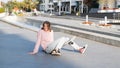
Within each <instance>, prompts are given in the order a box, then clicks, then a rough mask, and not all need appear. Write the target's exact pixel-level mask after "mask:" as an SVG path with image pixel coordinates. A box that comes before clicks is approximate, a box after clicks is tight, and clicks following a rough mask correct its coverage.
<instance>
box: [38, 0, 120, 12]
mask: <svg viewBox="0 0 120 68" xmlns="http://www.w3.org/2000/svg"><path fill="white" fill-rule="evenodd" d="M106 8H107V9H114V8H120V0H42V3H41V4H40V9H41V10H43V11H48V10H51V9H52V10H54V11H55V12H59V11H60V12H65V13H76V12H81V13H89V12H90V11H91V10H92V11H98V10H103V9H106Z"/></svg>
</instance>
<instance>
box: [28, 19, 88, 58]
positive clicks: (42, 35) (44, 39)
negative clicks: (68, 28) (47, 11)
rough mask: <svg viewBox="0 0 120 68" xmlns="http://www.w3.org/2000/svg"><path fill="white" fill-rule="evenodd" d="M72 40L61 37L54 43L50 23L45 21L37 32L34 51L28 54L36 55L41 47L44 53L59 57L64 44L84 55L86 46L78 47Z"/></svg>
mask: <svg viewBox="0 0 120 68" xmlns="http://www.w3.org/2000/svg"><path fill="white" fill-rule="evenodd" d="M74 39H75V37H73V38H72V39H70V38H68V37H62V38H59V39H57V40H55V41H54V33H53V30H52V29H51V25H50V22H48V21H45V22H44V23H43V27H42V29H40V30H39V32H38V35H37V42H36V44H35V47H34V50H33V52H30V53H29V54H37V53H38V50H39V47H40V45H41V46H42V49H43V51H44V52H45V53H48V54H52V55H57V56H60V55H61V53H60V50H61V48H62V47H63V46H64V45H66V44H68V45H70V46H72V47H73V48H74V49H75V50H77V51H79V52H80V53H84V52H85V50H86V48H87V45H85V46H84V47H79V46H78V45H77V44H76V43H75V42H74V41H73V40H74Z"/></svg>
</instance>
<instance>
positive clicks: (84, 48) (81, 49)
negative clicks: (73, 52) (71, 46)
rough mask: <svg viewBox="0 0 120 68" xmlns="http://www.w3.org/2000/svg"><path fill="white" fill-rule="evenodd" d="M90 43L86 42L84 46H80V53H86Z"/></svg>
mask: <svg viewBox="0 0 120 68" xmlns="http://www.w3.org/2000/svg"><path fill="white" fill-rule="evenodd" d="M87 47H88V45H87V44H86V45H85V46H84V47H83V48H80V50H79V51H80V53H81V54H83V53H85V51H86V49H87Z"/></svg>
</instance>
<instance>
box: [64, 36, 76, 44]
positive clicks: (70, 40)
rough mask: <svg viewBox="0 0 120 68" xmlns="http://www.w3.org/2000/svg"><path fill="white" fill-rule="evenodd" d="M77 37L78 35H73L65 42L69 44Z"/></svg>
mask: <svg viewBox="0 0 120 68" xmlns="http://www.w3.org/2000/svg"><path fill="white" fill-rule="evenodd" d="M75 38H76V36H73V37H72V38H71V39H69V40H68V41H67V42H66V43H65V44H69V42H72V41H73V40H74V39H75Z"/></svg>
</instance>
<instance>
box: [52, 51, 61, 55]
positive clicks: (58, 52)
mask: <svg viewBox="0 0 120 68" xmlns="http://www.w3.org/2000/svg"><path fill="white" fill-rule="evenodd" d="M51 55H53V56H60V55H61V53H60V51H56V50H53V51H52V52H51Z"/></svg>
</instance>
